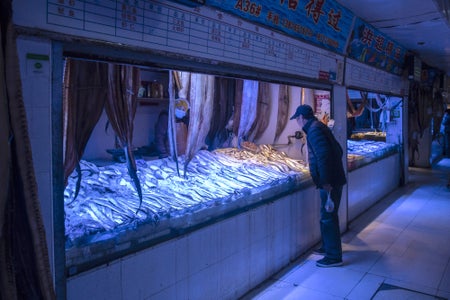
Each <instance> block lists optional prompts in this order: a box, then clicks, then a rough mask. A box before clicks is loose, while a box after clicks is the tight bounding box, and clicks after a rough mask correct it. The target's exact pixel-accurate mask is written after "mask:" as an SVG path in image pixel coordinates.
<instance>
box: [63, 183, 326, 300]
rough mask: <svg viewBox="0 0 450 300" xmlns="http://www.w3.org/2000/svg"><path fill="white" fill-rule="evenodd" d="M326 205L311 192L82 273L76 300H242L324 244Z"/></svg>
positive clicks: (73, 284) (73, 294)
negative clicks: (322, 206)
mask: <svg viewBox="0 0 450 300" xmlns="http://www.w3.org/2000/svg"><path fill="white" fill-rule="evenodd" d="M319 202H320V201H319V198H318V193H317V190H316V189H315V188H314V187H309V188H307V189H304V190H302V191H300V192H297V193H294V194H291V195H289V196H285V197H283V198H281V199H278V200H277V201H276V202H273V203H269V204H265V205H262V206H260V207H258V208H255V209H253V210H250V211H248V212H244V213H242V214H239V215H237V216H234V217H232V218H229V219H226V220H224V221H221V222H219V223H216V224H214V225H211V226H208V227H205V228H202V229H200V230H197V231H195V232H192V233H190V234H187V235H185V236H183V237H180V238H178V239H174V240H171V241H168V242H165V243H162V244H160V245H157V246H155V247H153V248H150V249H147V250H144V251H141V252H138V253H136V254H133V255H130V256H127V257H124V258H122V259H120V260H118V261H115V262H113V263H112V264H109V265H107V266H103V267H100V268H98V269H95V270H91V271H88V272H85V273H82V274H79V275H77V276H74V277H72V278H69V279H68V286H67V287H68V299H77V300H79V299H133V300H135V299H236V298H238V297H239V296H241V295H243V294H244V293H245V292H247V291H248V290H250V289H251V288H253V287H255V286H256V285H257V284H259V283H261V282H262V281H264V280H266V279H267V278H268V277H270V276H271V275H272V274H274V273H275V272H277V271H278V270H280V269H281V268H282V267H284V266H285V265H287V264H288V263H289V262H290V260H292V259H294V258H296V257H298V255H299V254H301V253H302V252H304V251H306V250H307V249H308V248H310V247H311V246H313V245H314V244H315V243H317V242H318V240H319V219H318V218H319V205H320V204H319ZM305 212H311V213H305ZM97 277H98V278H97ZM105 277H107V278H108V280H106V279H105ZM105 291H107V292H105Z"/></svg>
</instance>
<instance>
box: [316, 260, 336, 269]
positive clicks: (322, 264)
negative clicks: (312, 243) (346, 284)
mask: <svg viewBox="0 0 450 300" xmlns="http://www.w3.org/2000/svg"><path fill="white" fill-rule="evenodd" d="M342 265H343V262H342V259H331V258H328V257H324V258H322V259H319V260H318V261H317V262H316V266H318V267H322V268H330V267H339V266H342Z"/></svg>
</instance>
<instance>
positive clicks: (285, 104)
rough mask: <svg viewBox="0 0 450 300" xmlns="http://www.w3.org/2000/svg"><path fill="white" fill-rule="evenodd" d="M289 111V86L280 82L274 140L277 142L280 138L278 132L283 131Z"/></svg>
mask: <svg viewBox="0 0 450 300" xmlns="http://www.w3.org/2000/svg"><path fill="white" fill-rule="evenodd" d="M288 113H289V87H288V86H287V85H285V84H280V89H279V93H278V117H277V129H276V132H275V139H274V142H277V141H278V139H279V138H280V134H281V133H282V132H283V130H284V128H285V127H286V124H287V121H288Z"/></svg>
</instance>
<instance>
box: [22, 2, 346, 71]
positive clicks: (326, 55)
mask: <svg viewBox="0 0 450 300" xmlns="http://www.w3.org/2000/svg"><path fill="white" fill-rule="evenodd" d="M18 1H19V2H20V1H24V0H18ZM37 1H42V0H37ZM46 7H47V11H46V18H44V20H46V23H45V24H34V23H33V26H35V27H43V28H44V29H46V30H50V31H57V32H61V33H68V34H71V35H74V36H82V37H87V38H94V39H98V40H105V41H109V42H113V43H120V44H124V45H130V46H139V47H143V48H149V49H154V50H162V51H167V52H170V53H180V54H184V55H189V56H193V57H199V58H206V59H210V60H213V61H217V62H226V63H233V64H239V65H245V66H249V67H255V68H260V69H267V70H276V71H279V72H283V73H290V74H295V75H299V76H302V77H307V78H313V79H317V78H319V71H321V72H322V73H323V72H332V73H333V72H334V73H335V72H336V71H337V65H338V63H339V62H340V63H341V64H342V62H343V57H342V56H340V55H337V54H335V53H332V52H329V51H327V50H324V49H320V48H317V47H314V46H311V45H308V44H305V43H303V42H301V41H299V40H296V39H294V38H290V37H288V36H286V35H283V34H280V33H277V32H274V31H271V30H268V29H266V28H264V27H260V26H258V25H255V24H252V23H250V22H246V21H245V20H243V19H240V18H238V17H235V16H232V15H229V14H226V13H223V12H219V11H217V10H215V9H212V8H209V7H206V6H199V7H186V6H183V5H181V4H177V3H172V2H168V1H148V0H117V1H116V0H47V3H46ZM19 19H20V18H19ZM35 19H36V22H39V21H38V18H35ZM27 22H29V21H27Z"/></svg>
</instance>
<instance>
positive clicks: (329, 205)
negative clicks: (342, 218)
mask: <svg viewBox="0 0 450 300" xmlns="http://www.w3.org/2000/svg"><path fill="white" fill-rule="evenodd" d="M325 210H326V211H327V212H329V213H330V212H333V210H334V202H333V200H332V199H331V194H330V192H328V198H327V202H325Z"/></svg>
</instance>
